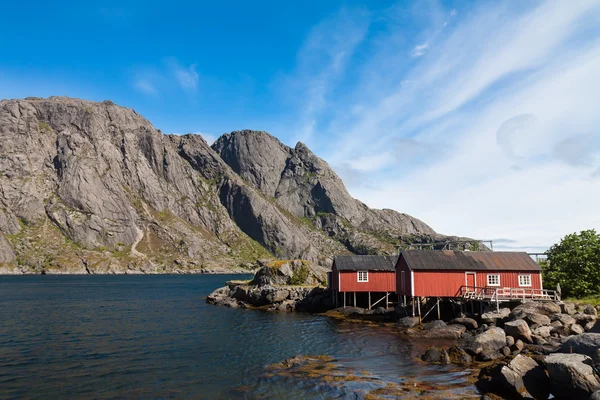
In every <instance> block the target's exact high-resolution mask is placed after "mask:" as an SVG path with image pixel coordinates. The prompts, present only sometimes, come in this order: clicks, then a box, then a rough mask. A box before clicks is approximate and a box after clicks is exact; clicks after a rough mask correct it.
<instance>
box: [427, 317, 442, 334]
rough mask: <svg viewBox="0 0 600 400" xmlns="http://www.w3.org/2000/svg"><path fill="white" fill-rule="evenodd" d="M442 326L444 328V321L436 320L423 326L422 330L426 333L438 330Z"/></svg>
mask: <svg viewBox="0 0 600 400" xmlns="http://www.w3.org/2000/svg"><path fill="white" fill-rule="evenodd" d="M444 326H446V323H445V322H444V321H442V320H439V319H436V320H435V321H431V322H428V323H426V324H423V329H424V330H426V331H428V330H431V329H438V328H441V327H444Z"/></svg>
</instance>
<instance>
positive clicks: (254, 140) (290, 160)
mask: <svg viewBox="0 0 600 400" xmlns="http://www.w3.org/2000/svg"><path fill="white" fill-rule="evenodd" d="M212 147H213V149H214V150H215V151H216V152H217V153H218V154H219V155H220V156H221V157H222V159H223V160H224V161H225V162H226V163H227V164H228V165H229V166H230V167H231V168H232V169H233V170H234V171H235V172H236V173H237V174H239V175H240V176H241V177H242V178H243V179H244V180H245V181H247V182H249V183H250V185H251V186H253V187H254V188H256V189H258V190H259V191H260V192H261V193H263V194H264V195H266V196H269V197H273V198H275V199H276V202H277V204H278V205H279V206H280V207H282V208H284V209H285V210H287V211H289V212H290V213H292V214H293V215H295V216H297V217H300V218H308V219H309V220H310V221H311V223H312V224H313V225H314V226H315V227H316V228H318V229H320V230H323V231H325V232H327V234H328V235H329V236H331V237H334V238H336V239H337V240H339V241H340V242H342V243H343V244H344V245H345V246H346V247H347V248H348V249H349V250H350V251H352V252H354V253H363V252H364V253H367V252H372V251H376V252H383V253H386V252H387V253H390V252H393V246H391V247H390V244H391V243H390V242H389V241H382V240H381V236H382V234H384V236H386V235H387V237H388V238H389V239H392V238H397V237H402V236H407V235H412V236H414V235H417V236H419V235H422V236H424V237H427V236H434V235H436V233H435V232H434V231H433V229H431V228H430V227H429V226H427V225H426V224H424V223H423V222H421V221H419V220H418V219H416V218H413V217H411V216H409V215H406V214H401V213H398V212H396V211H393V210H372V209H369V208H368V207H367V206H366V205H365V204H363V203H361V202H360V201H358V200H356V199H354V198H352V197H351V196H350V194H349V193H348V191H347V190H346V188H345V187H344V184H343V182H342V181H341V179H340V178H339V177H338V176H337V175H336V174H335V172H334V171H333V170H332V169H331V168H330V167H329V165H328V164H327V163H326V162H325V161H323V160H322V159H320V158H319V157H317V156H316V155H315V154H313V153H312V152H311V151H310V150H309V149H308V148H307V147H306V146H305V145H304V144H302V143H298V144H297V145H296V147H295V148H293V149H292V148H290V147H287V146H285V145H283V144H282V143H281V142H280V141H279V140H277V139H276V138H275V137H273V136H271V135H269V134H268V133H266V132H260V131H249V130H245V131H238V132H233V133H231V134H227V135H223V136H221V137H220V138H219V139H218V140H217V141H216V142H215V143H214V144H213V146H212ZM373 234H376V235H373ZM413 240H414V237H413Z"/></svg>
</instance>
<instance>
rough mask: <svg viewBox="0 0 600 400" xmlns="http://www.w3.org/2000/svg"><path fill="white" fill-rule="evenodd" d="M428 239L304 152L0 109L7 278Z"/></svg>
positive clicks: (76, 113) (110, 119)
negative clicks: (365, 200) (355, 194)
mask: <svg viewBox="0 0 600 400" xmlns="http://www.w3.org/2000/svg"><path fill="white" fill-rule="evenodd" d="M435 235H436V234H435V232H434V231H433V230H432V229H431V228H430V227H428V226H427V225H425V224H424V223H423V222H421V221H419V220H417V219H415V218H412V217H410V216H408V215H406V214H400V213H397V212H395V211H392V210H372V209H369V208H368V207H367V206H366V205H364V204H362V203H361V202H359V201H357V200H355V199H353V198H352V197H351V196H350V195H349V194H348V192H347V190H346V189H345V187H344V185H343V183H342V181H341V180H340V179H339V177H337V175H336V174H335V173H334V172H333V170H332V169H331V168H329V166H328V165H327V163H326V162H324V161H323V160H321V159H319V158H318V157H316V156H315V155H314V154H313V153H312V152H311V151H310V150H309V149H308V148H307V147H306V146H304V145H303V144H302V143H298V145H297V146H296V147H295V148H294V149H291V148H288V147H287V146H285V145H283V144H282V143H280V142H279V141H278V140H277V139H275V138H274V137H272V136H271V135H269V134H267V133H265V132H254V131H241V132H233V133H231V134H227V135H224V136H222V137H221V138H220V139H219V140H218V141H217V142H216V143H215V144H214V145H213V146H212V148H211V147H210V146H208V144H207V143H206V142H205V141H204V140H203V139H202V137H200V136H197V135H184V136H178V135H164V134H162V133H161V132H160V131H159V130H157V129H156V128H154V127H153V126H152V125H151V124H150V123H149V122H148V121H147V120H146V119H144V118H143V117H142V116H140V115H139V114H137V113H136V112H135V111H134V110H132V109H128V108H124V107H120V106H117V105H115V104H113V103H112V102H110V101H105V102H103V103H96V102H90V101H84V100H78V99H70V98H64V97H51V98H49V99H40V98H27V99H24V100H3V101H0V272H2V273H162V272H197V271H211V270H213V271H214V270H244V269H249V268H253V267H254V265H255V262H256V261H257V260H258V259H269V258H280V259H305V260H308V261H311V262H313V263H315V264H318V265H329V263H330V260H331V258H332V257H333V256H334V255H335V254H346V253H350V252H352V253H386V254H390V253H392V252H394V251H395V246H396V245H398V244H400V243H402V242H403V241H404V242H405V241H410V240H425V241H427V240H430V239H431V238H432V237H434V236H435Z"/></svg>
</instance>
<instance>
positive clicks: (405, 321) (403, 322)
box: [396, 317, 421, 328]
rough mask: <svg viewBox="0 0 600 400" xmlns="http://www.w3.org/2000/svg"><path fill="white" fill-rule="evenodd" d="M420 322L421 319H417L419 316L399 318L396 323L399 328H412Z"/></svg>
mask: <svg viewBox="0 0 600 400" xmlns="http://www.w3.org/2000/svg"><path fill="white" fill-rule="evenodd" d="M420 323H421V321H420V320H419V317H404V318H400V319H399V320H398V322H397V323H396V325H397V326H399V327H401V328H413V327H415V326H417V325H419V324H420Z"/></svg>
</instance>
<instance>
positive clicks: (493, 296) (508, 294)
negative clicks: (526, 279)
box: [456, 286, 560, 301]
mask: <svg viewBox="0 0 600 400" xmlns="http://www.w3.org/2000/svg"><path fill="white" fill-rule="evenodd" d="M456 297H462V298H464V299H469V300H492V301H500V300H512V299H533V300H554V301H560V295H559V294H558V293H557V292H556V291H555V290H548V289H533V288H511V287H493V286H484V287H477V286H461V287H460V289H459V290H458V292H457V296H456Z"/></svg>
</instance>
